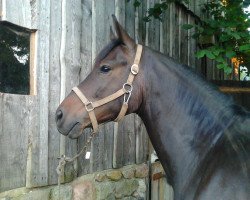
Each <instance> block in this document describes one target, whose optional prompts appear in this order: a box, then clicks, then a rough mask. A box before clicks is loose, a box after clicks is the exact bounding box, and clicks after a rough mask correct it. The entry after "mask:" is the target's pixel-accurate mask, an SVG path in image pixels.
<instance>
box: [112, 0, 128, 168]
mask: <svg viewBox="0 0 250 200" xmlns="http://www.w3.org/2000/svg"><path fill="white" fill-rule="evenodd" d="M127 3H128V2H125V1H119V0H116V1H115V13H116V16H117V20H118V21H119V23H120V24H121V25H122V26H123V27H124V28H125V23H126V15H125V13H126V4H127ZM132 26H133V24H132ZM113 141H114V146H113V161H112V166H113V168H118V167H121V166H122V160H123V143H124V141H123V135H122V134H121V131H120V122H119V124H118V123H114V140H113Z"/></svg>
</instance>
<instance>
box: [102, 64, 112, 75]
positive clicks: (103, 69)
mask: <svg viewBox="0 0 250 200" xmlns="http://www.w3.org/2000/svg"><path fill="white" fill-rule="evenodd" d="M110 70H111V68H110V67H109V66H108V65H103V66H101V68H100V71H101V72H102V73H108V72H109V71H110Z"/></svg>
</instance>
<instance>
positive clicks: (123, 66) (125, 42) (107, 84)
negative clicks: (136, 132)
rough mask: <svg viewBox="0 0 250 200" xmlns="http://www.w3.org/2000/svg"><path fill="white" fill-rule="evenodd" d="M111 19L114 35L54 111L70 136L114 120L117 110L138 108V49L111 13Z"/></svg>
mask: <svg viewBox="0 0 250 200" xmlns="http://www.w3.org/2000/svg"><path fill="white" fill-rule="evenodd" d="M113 22H114V27H115V32H116V35H115V34H114V33H113V31H111V34H110V39H111V41H110V43H109V44H108V45H107V46H106V47H105V48H104V49H103V50H102V51H101V52H100V53H99V55H98V56H97V57H96V59H95V63H94V65H93V66H92V69H93V70H92V71H91V73H90V74H89V75H88V76H87V77H86V79H85V80H84V81H82V82H81V83H80V84H79V85H78V86H77V87H75V88H73V90H72V91H71V92H70V94H69V95H68V96H67V97H66V98H65V99H64V101H63V102H62V103H61V104H60V106H59V107H58V109H57V111H56V124H57V128H58V130H59V132H60V133H62V134H63V135H68V136H69V137H70V138H77V137H78V136H80V134H81V133H82V130H83V129H85V128H86V127H91V126H92V127H93V128H94V129H95V128H96V126H97V124H99V123H104V122H107V121H112V120H115V119H116V118H117V116H118V115H119V113H120V112H123V115H124V114H129V113H132V112H136V111H137V110H138V108H139V107H140V104H141V101H142V100H141V99H142V98H141V95H142V90H141V86H140V85H141V84H140V83H141V81H142V75H141V74H140V73H139V74H137V73H138V71H139V67H138V64H139V61H140V56H141V49H140V50H138V48H137V45H136V43H135V41H134V40H133V39H132V38H131V37H130V36H129V35H128V33H127V32H126V31H125V30H124V29H123V28H122V26H121V25H120V24H119V23H118V21H117V19H116V18H115V16H113ZM140 47H141V46H140ZM134 62H138V63H136V64H135V63H134ZM140 70H143V69H140ZM135 76H136V78H135V80H134V77H135ZM132 82H133V83H132ZM121 109H122V110H123V111H121ZM73 130H74V131H73Z"/></svg>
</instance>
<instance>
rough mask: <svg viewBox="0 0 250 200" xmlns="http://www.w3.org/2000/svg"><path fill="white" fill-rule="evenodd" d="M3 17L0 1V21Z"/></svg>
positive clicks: (0, 2)
mask: <svg viewBox="0 0 250 200" xmlns="http://www.w3.org/2000/svg"><path fill="white" fill-rule="evenodd" d="M2 16H3V5H2V0H1V1H0V20H2Z"/></svg>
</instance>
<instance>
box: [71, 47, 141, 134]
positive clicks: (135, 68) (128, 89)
mask: <svg viewBox="0 0 250 200" xmlns="http://www.w3.org/2000/svg"><path fill="white" fill-rule="evenodd" d="M141 54H142V45H140V44H138V45H137V49H136V54H135V59H134V64H133V65H132V66H131V69H130V73H129V76H128V79H127V82H126V83H124V84H123V87H122V88H121V89H120V90H118V91H117V92H115V93H113V94H111V95H109V96H107V97H104V98H103V99H100V100H98V101H94V102H91V101H89V100H88V99H87V98H86V97H85V95H84V94H83V93H82V92H81V91H80V90H79V88H78V87H74V88H73V89H72V90H73V91H74V92H75V94H76V95H77V96H78V97H79V99H80V100H81V101H82V103H83V104H84V106H85V109H86V110H87V112H88V113H89V118H90V121H91V123H92V127H93V131H94V132H97V131H98V122H97V119H96V116H95V112H94V109H95V108H97V107H100V106H102V105H104V104H106V103H109V102H110V101H113V100H115V99H117V98H118V97H120V96H122V95H124V99H123V104H122V107H121V110H120V113H119V114H118V116H117V118H116V119H115V120H114V121H116V122H117V121H120V120H121V119H122V118H123V117H124V116H125V114H126V112H127V110H128V101H129V99H130V97H131V93H132V90H133V86H132V83H133V80H134V78H135V76H136V75H137V74H138V72H139V63H140V59H141Z"/></svg>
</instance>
